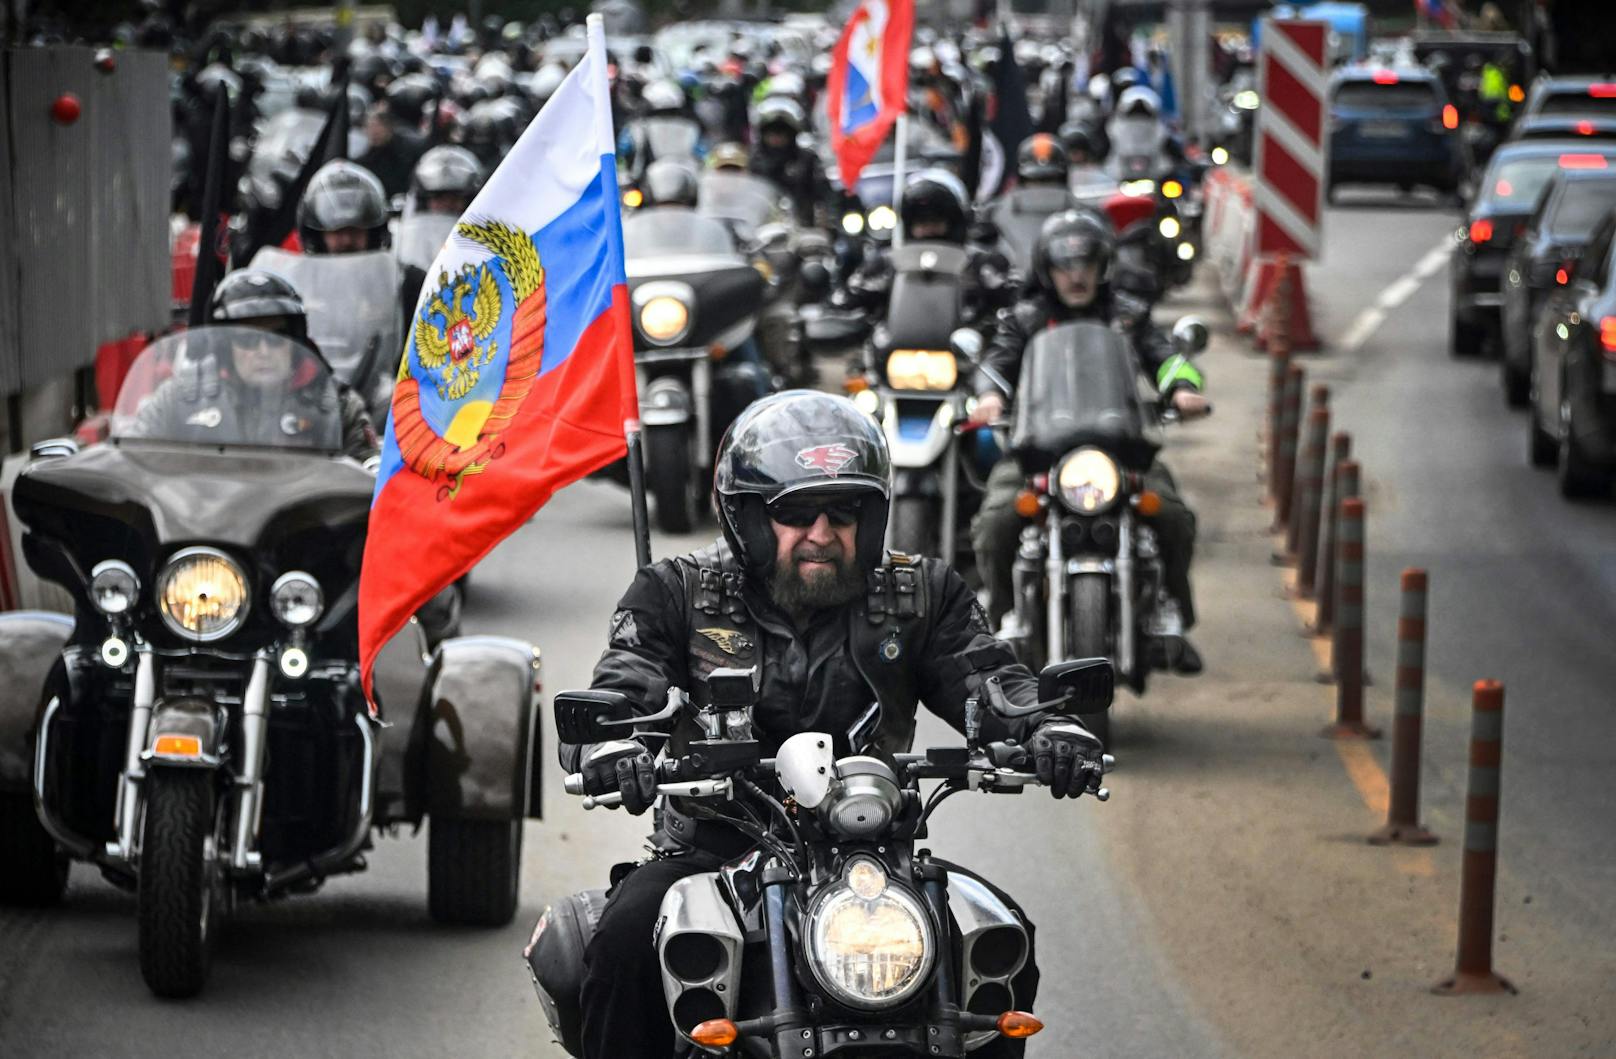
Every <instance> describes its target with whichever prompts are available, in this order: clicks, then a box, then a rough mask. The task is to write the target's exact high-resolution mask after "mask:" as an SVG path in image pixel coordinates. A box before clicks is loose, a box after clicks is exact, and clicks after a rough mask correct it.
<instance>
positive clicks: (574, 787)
mask: <svg viewBox="0 0 1616 1059" xmlns="http://www.w3.org/2000/svg"><path fill="white" fill-rule="evenodd" d="M561 789H562V790H564V791H566V792H567V793H568V794H582V793H583V792H584V774H583V773H582V772H571V773H568V774H567V778H566V779H564V780H562V781H561Z"/></svg>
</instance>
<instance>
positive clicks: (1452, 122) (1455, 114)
mask: <svg viewBox="0 0 1616 1059" xmlns="http://www.w3.org/2000/svg"><path fill="white" fill-rule="evenodd" d="M1442 127H1443V128H1444V129H1457V128H1458V127H1459V108H1458V107H1456V106H1454V105H1453V104H1452V103H1449V104H1448V105H1447V106H1445V107H1443V108H1442Z"/></svg>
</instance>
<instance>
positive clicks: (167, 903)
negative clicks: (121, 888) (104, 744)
mask: <svg viewBox="0 0 1616 1059" xmlns="http://www.w3.org/2000/svg"><path fill="white" fill-rule="evenodd" d="M214 782H215V779H214V775H213V773H212V772H208V771H205V770H201V769H175V768H169V769H155V770H153V771H151V772H150V773H148V774H147V777H146V782H145V786H146V805H145V823H144V826H143V830H142V833H141V842H140V880H139V883H138V885H137V887H136V900H135V908H136V919H137V921H138V923H139V934H140V944H139V947H140V976H141V977H142V978H144V979H145V980H146V986H147V988H149V989H150V990H151V991H152V992H153V993H155V994H156V995H158V996H160V997H168V998H171V999H177V998H182V997H191V996H195V995H196V994H198V993H200V992H201V991H202V986H203V985H204V984H206V982H207V980H208V971H209V969H210V968H211V966H212V964H213V945H214V936H215V935H216V934H217V932H218V930H217V928H218V923H219V916H220V912H221V907H220V906H221V905H222V904H223V903H224V902H223V899H222V895H221V893H220V890H221V884H222V878H223V876H222V872H221V867H220V864H219V856H220V855H222V852H223V850H222V847H221V845H220V839H221V837H222V834H221V832H220V830H219V823H220V821H221V819H222V814H220V813H218V812H217V811H216V810H217V806H216V805H215V797H214ZM210 838H212V839H213V840H214V841H213V842H212V843H211V845H212V848H211V849H210V848H209V846H210V843H209V839H210Z"/></svg>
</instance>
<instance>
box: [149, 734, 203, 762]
mask: <svg viewBox="0 0 1616 1059" xmlns="http://www.w3.org/2000/svg"><path fill="white" fill-rule="evenodd" d="M152 753H154V754H161V755H163V756H164V757H201V756H202V740H201V739H198V738H197V737H196V736H194V735H160V736H158V737H157V741H156V742H155V743H153V744H152Z"/></svg>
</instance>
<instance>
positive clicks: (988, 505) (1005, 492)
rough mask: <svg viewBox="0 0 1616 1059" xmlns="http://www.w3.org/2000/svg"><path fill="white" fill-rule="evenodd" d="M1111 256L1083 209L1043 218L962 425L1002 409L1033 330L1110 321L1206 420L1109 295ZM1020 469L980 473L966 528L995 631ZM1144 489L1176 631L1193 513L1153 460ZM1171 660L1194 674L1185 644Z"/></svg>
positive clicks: (1192, 381) (1147, 328) (1156, 377)
mask: <svg viewBox="0 0 1616 1059" xmlns="http://www.w3.org/2000/svg"><path fill="white" fill-rule="evenodd" d="M1115 256H1116V246H1115V240H1114V236H1113V235H1112V233H1111V231H1110V229H1109V228H1108V227H1107V226H1106V225H1105V223H1104V222H1103V221H1101V220H1099V219H1097V218H1096V217H1094V216H1093V215H1092V214H1090V213H1086V212H1082V211H1077V210H1071V211H1068V212H1066V213H1061V214H1057V215H1055V216H1054V217H1051V218H1050V219H1049V220H1048V221H1047V222H1046V223H1045V224H1044V228H1043V231H1042V232H1041V233H1040V234H1039V237H1038V245H1037V248H1036V249H1035V251H1034V256H1033V260H1034V266H1033V272H1034V275H1033V277H1032V279H1031V282H1030V283H1029V284H1028V287H1027V290H1026V292H1025V295H1024V296H1023V297H1022V299H1021V300H1020V301H1018V302H1017V303H1016V304H1015V307H1014V308H1013V309H1010V310H1009V311H1007V312H1004V313H1001V314H1000V316H999V325H998V330H997V331H996V332H995V334H994V336H993V340H992V342H990V343H989V345H988V349H987V351H986V353H984V354H983V358H982V364H983V367H982V370H981V371H980V372H979V373H978V379H977V404H976V408H975V410H974V411H973V412H972V414H971V419H972V422H975V423H978V424H987V423H992V422H995V421H996V420H998V419H999V418H1000V417H1001V416H1002V415H1003V414H1004V410H1005V405H1006V402H1007V401H1008V400H1009V398H1010V397H1011V396H1013V387H1014V385H1015V382H1016V379H1017V376H1018V375H1019V373H1020V370H1021V355H1022V353H1023V351H1024V350H1025V349H1026V347H1027V343H1028V342H1029V341H1031V339H1032V337H1033V336H1034V335H1036V334H1037V333H1038V332H1039V331H1041V330H1043V329H1045V328H1048V327H1053V326H1056V325H1058V324H1064V323H1071V322H1072V321H1075V320H1092V321H1096V322H1099V323H1104V324H1110V325H1112V326H1114V327H1118V328H1119V329H1123V330H1125V333H1126V334H1127V335H1128V337H1129V338H1130V339H1131V340H1132V342H1133V345H1134V350H1135V353H1136V354H1137V356H1138V360H1139V365H1140V368H1141V369H1142V370H1144V371H1146V372H1148V373H1149V374H1150V377H1151V382H1152V383H1153V384H1154V385H1155V386H1156V388H1157V389H1158V391H1159V392H1160V393H1161V395H1162V400H1163V402H1164V405H1165V406H1166V407H1167V408H1169V409H1171V410H1172V411H1173V412H1175V413H1176V414H1177V415H1178V416H1180V417H1182V418H1185V419H1188V418H1192V417H1195V416H1200V415H1204V414H1206V412H1207V411H1208V410H1209V407H1210V406H1209V405H1208V404H1207V401H1206V398H1205V397H1204V396H1202V394H1201V387H1202V385H1203V383H1204V380H1203V378H1202V376H1201V373H1200V371H1199V370H1197V369H1196V368H1195V366H1194V365H1192V364H1191V363H1190V362H1189V360H1188V359H1186V358H1185V357H1182V356H1179V355H1177V354H1175V353H1174V352H1173V348H1172V342H1171V340H1170V339H1169V338H1168V337H1167V336H1166V335H1164V334H1162V333H1161V331H1160V330H1159V329H1157V327H1156V326H1155V324H1153V323H1152V322H1151V319H1150V311H1149V306H1147V305H1142V304H1130V303H1131V302H1132V299H1131V298H1130V297H1129V296H1128V295H1127V294H1125V293H1123V292H1121V291H1116V290H1113V289H1112V284H1111V271H1112V265H1113V261H1114V259H1115ZM1023 477H1024V476H1023V475H1022V472H1021V468H1020V466H1018V465H1017V463H1016V461H1015V460H1014V459H1011V458H1008V457H1007V458H1005V459H1003V460H1000V461H999V463H998V465H997V466H995V467H994V469H993V472H992V473H991V474H990V475H989V476H988V481H987V489H986V492H985V494H984V496H983V498H982V507H981V509H980V510H979V511H978V513H977V516H976V519H975V520H974V522H973V523H972V526H971V543H972V545H973V546H974V547H975V549H976V561H977V569H979V570H981V571H982V577H983V580H984V581H985V582H986V583H987V586H988V592H989V597H990V598H989V604H988V609H989V616H990V618H991V620H992V621H993V623H994V625H995V627H997V625H998V623H999V622H1000V621H1001V620H1002V619H1003V618H1004V616H1005V615H1006V614H1007V613H1008V612H1009V611H1010V609H1011V605H1012V601H1013V588H1012V578H1011V570H1012V567H1013V566H1014V563H1015V557H1016V550H1017V548H1018V547H1019V544H1020V540H1021V530H1022V527H1023V526H1025V525H1026V521H1027V520H1026V518H1025V517H1024V516H1022V515H1021V514H1019V513H1018V512H1017V511H1016V507H1015V501H1016V494H1017V493H1018V492H1020V490H1021V488H1022V483H1023ZM1145 485H1146V487H1147V488H1148V489H1150V490H1152V491H1154V492H1156V493H1158V494H1159V495H1160V496H1161V498H1162V505H1161V510H1160V511H1159V512H1158V513H1157V514H1156V516H1155V518H1154V523H1155V526H1156V530H1157V536H1158V539H1159V541H1160V544H1161V549H1162V558H1163V566H1164V568H1165V570H1164V572H1165V580H1166V588H1167V592H1168V594H1169V595H1170V596H1171V597H1172V598H1173V600H1174V602H1176V603H1177V604H1178V608H1179V612H1180V617H1182V619H1183V628H1185V629H1188V628H1189V627H1190V626H1191V625H1193V624H1194V622H1195V606H1194V600H1193V597H1192V594H1191V589H1190V563H1191V561H1192V559H1193V558H1194V554H1195V513H1194V512H1193V511H1191V510H1190V509H1189V506H1188V505H1187V504H1185V502H1184V499H1183V497H1182V496H1181V495H1180V494H1179V492H1178V486H1177V484H1176V483H1175V482H1174V481H1173V476H1172V474H1171V473H1170V472H1169V471H1168V469H1167V467H1166V466H1165V465H1163V464H1162V462H1161V461H1160V460H1157V461H1156V462H1155V463H1154V464H1153V465H1152V466H1151V468H1150V470H1149V472H1148V473H1147V474H1146V476H1145ZM1169 654H1170V655H1171V656H1174V657H1176V658H1177V661H1176V663H1175V664H1174V669H1175V671H1176V672H1178V673H1181V674H1185V675H1188V674H1193V673H1199V672H1200V671H1201V669H1202V668H1203V665H1202V661H1201V656H1200V654H1199V652H1197V651H1196V650H1195V648H1194V647H1193V646H1192V645H1191V644H1190V643H1189V641H1188V640H1187V639H1186V640H1185V641H1184V644H1183V650H1182V652H1169Z"/></svg>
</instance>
